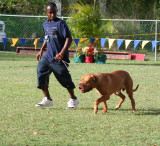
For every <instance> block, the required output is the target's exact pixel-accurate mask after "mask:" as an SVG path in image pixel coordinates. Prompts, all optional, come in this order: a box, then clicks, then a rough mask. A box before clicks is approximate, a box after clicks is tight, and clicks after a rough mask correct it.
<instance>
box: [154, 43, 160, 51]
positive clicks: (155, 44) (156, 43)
mask: <svg viewBox="0 0 160 146" xmlns="http://www.w3.org/2000/svg"><path fill="white" fill-rule="evenodd" d="M158 42H159V41H152V51H154V48H155V46H156V45H157V43H158Z"/></svg>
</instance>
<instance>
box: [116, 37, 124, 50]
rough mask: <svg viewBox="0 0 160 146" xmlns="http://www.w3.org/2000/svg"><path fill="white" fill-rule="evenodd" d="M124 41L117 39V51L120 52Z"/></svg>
mask: <svg viewBox="0 0 160 146" xmlns="http://www.w3.org/2000/svg"><path fill="white" fill-rule="evenodd" d="M123 41H124V40H121V39H117V49H118V50H119V48H120V46H121V45H122V43H123Z"/></svg>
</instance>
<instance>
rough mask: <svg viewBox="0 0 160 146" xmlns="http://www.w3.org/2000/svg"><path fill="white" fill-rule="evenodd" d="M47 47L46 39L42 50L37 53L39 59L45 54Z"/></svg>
mask: <svg viewBox="0 0 160 146" xmlns="http://www.w3.org/2000/svg"><path fill="white" fill-rule="evenodd" d="M46 47H47V40H44V42H43V45H42V47H41V50H40V51H39V53H38V54H37V60H38V61H40V60H41V58H42V55H43V51H44V49H45V48H46Z"/></svg>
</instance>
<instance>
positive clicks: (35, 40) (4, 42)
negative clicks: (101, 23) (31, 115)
mask: <svg viewBox="0 0 160 146" xmlns="http://www.w3.org/2000/svg"><path fill="white" fill-rule="evenodd" d="M8 39H11V40H12V45H11V46H13V47H14V46H15V45H16V43H17V41H18V40H19V38H2V40H3V44H4V49H5V47H6V44H7V41H8ZM87 39H88V38H81V39H74V42H75V44H76V46H77V47H78V45H79V42H84V41H85V40H87ZM98 39H99V38H90V41H91V45H92V46H93V44H94V41H96V40H98ZM100 39H101V40H100V42H101V47H102V48H103V47H104V45H105V43H106V41H107V40H108V48H109V49H110V48H111V47H112V45H113V43H114V41H115V40H117V50H119V48H120V47H121V45H122V43H123V42H124V41H125V49H127V48H128V46H129V45H130V43H131V42H132V41H134V50H136V47H137V46H138V44H139V43H140V42H142V49H144V47H145V45H146V44H147V43H149V42H151V43H152V51H154V48H155V46H156V45H157V43H159V42H160V41H149V40H123V39H112V38H111V39H109V38H100ZM20 40H21V43H22V46H23V47H24V45H25V42H26V40H27V39H25V38H20ZM38 40H39V42H40V43H43V42H44V39H43V38H40V39H39V38H36V39H34V43H33V44H34V45H35V49H36V48H37V43H38Z"/></svg>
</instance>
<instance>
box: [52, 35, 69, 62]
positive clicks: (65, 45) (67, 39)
mask: <svg viewBox="0 0 160 146" xmlns="http://www.w3.org/2000/svg"><path fill="white" fill-rule="evenodd" d="M71 43H72V36H70V37H67V38H66V41H65V43H64V46H63V48H62V50H61V52H60V53H59V54H57V55H56V56H55V58H54V59H55V60H59V61H61V60H62V59H63V55H64V53H65V52H66V51H67V50H68V49H69V47H70V45H71Z"/></svg>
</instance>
